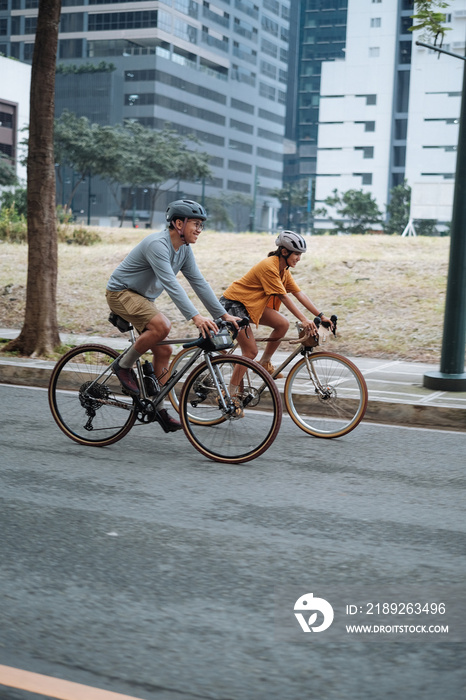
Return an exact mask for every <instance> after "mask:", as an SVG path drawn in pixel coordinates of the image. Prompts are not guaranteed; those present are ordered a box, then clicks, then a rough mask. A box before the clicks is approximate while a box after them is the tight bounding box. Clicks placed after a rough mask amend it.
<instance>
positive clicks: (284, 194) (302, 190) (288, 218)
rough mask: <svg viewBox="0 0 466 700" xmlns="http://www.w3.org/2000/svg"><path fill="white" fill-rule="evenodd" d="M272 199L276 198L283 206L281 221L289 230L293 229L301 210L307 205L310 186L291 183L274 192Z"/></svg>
mask: <svg viewBox="0 0 466 700" xmlns="http://www.w3.org/2000/svg"><path fill="white" fill-rule="evenodd" d="M270 194H271V196H272V197H276V198H277V199H278V200H279V201H280V204H281V205H282V212H281V220H282V222H283V224H284V225H285V226H286V227H287V228H291V226H292V222H293V221H294V220H296V218H297V214H298V211H299V209H300V208H302V207H305V206H306V205H307V200H308V196H309V194H308V184H307V183H305V184H304V183H299V182H295V183H294V184H291V182H289V183H288V184H287V185H286V186H285V187H281V188H277V189H275V190H272V192H271V193H270Z"/></svg>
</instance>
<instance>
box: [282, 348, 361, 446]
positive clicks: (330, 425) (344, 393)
mask: <svg viewBox="0 0 466 700" xmlns="http://www.w3.org/2000/svg"><path fill="white" fill-rule="evenodd" d="M284 398H285V406H286V408H287V411H288V413H289V414H290V417H291V418H292V420H293V421H294V422H295V423H296V425H297V426H298V427H299V428H301V430H304V432H306V433H308V434H309V435H314V437H321V438H335V437H341V436H342V435H346V434H347V433H349V432H350V431H351V430H354V428H355V427H356V426H357V425H358V424H359V423H360V422H361V420H362V418H363V416H364V413H365V412H366V407H367V399H368V392H367V386H366V382H365V379H364V377H363V376H362V374H361V372H360V371H359V369H358V368H357V367H356V365H354V364H353V363H352V362H351V360H348V359H347V358H346V357H343V356H342V355H337V354H336V353H333V352H317V353H312V354H311V353H309V354H308V355H306V357H304V358H303V359H302V360H300V361H299V362H297V363H296V364H295V365H294V366H293V367H292V368H291V370H290V371H289V373H288V377H287V379H286V382H285V390H284Z"/></svg>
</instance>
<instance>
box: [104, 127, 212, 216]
mask: <svg viewBox="0 0 466 700" xmlns="http://www.w3.org/2000/svg"><path fill="white" fill-rule="evenodd" d="M124 131H125V132H126V139H127V140H126V154H127V155H126V158H125V161H124V162H122V163H121V168H120V170H119V171H118V172H113V173H112V172H109V173H108V174H107V175H103V177H104V178H106V179H108V180H109V181H110V182H111V183H112V184H113V191H114V193H115V194H114V196H115V199H116V192H117V191H118V189H117V188H118V185H119V184H125V185H127V190H126V192H127V195H126V197H123V198H122V199H121V222H122V221H123V218H124V214H125V211H126V210H127V209H128V208H129V206H130V199H129V197H130V196H131V193H132V192H134V191H135V189H136V188H137V187H147V188H148V190H149V193H150V209H149V218H150V220H151V221H152V218H153V214H154V211H155V205H156V201H157V197H158V195H159V194H160V191H161V188H162V185H163V184H164V183H166V182H167V180H177V181H179V180H190V181H195V180H199V179H202V178H205V177H209V176H210V175H211V171H210V168H209V165H208V162H209V156H208V154H207V153H205V152H202V151H196V150H192V149H190V148H188V144H187V142H186V139H185V138H183V137H182V136H180V134H178V133H177V132H176V131H173V130H171V129H169V128H165V129H163V130H162V131H154V130H153V129H148V128H147V127H144V126H142V125H141V124H138V123H137V122H130V121H127V122H125V125H124ZM187 139H188V141H189V142H191V143H197V140H196V139H195V138H194V137H187Z"/></svg>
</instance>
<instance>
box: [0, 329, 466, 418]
mask: <svg viewBox="0 0 466 700" xmlns="http://www.w3.org/2000/svg"><path fill="white" fill-rule="evenodd" d="M18 333H19V331H17V330H12V329H9V328H8V329H7V328H0V338H15V337H16V336H17V335H18ZM60 337H61V339H62V341H63V342H64V343H67V342H73V343H74V344H77V345H79V344H80V343H89V342H91V343H101V344H103V345H110V346H112V347H114V348H116V349H118V350H123V349H124V348H126V347H127V346H128V340H127V337H126V336H123V335H121V336H120V337H115V338H103V337H99V336H89V335H71V334H67V333H63V334H61V336H60ZM323 348H327V349H329V350H334V351H335V352H338V346H337V345H334V344H333V343H331V342H330V343H329V344H328V345H324V346H323ZM275 357H276V360H277V363H278V361H279V360H280V361H281V358H283V359H284V358H285V357H286V353H276V355H275ZM275 357H274V359H275ZM350 359H352V361H353V362H354V363H355V364H356V365H357V366H358V367H359V369H360V370H361V372H362V373H363V375H364V377H365V380H366V382H367V386H368V389H369V404H368V407H367V411H366V415H365V418H364V420H365V421H371V422H378V423H390V424H394V425H405V426H413V427H414V426H416V427H426V428H442V429H451V430H464V431H466V392H447V391H433V390H431V389H426V388H424V387H423V386H422V381H423V376H424V374H425V372H427V371H438V369H439V368H438V366H437V365H431V364H426V363H418V362H405V361H403V360H377V359H372V358H361V357H356V358H350ZM54 364H55V363H54V362H51V361H47V360H35V359H30V358H6V357H3V356H1V355H0V383H5V384H23V385H24V384H31V385H33V386H42V387H45V386H47V385H48V380H49V376H50V372H51V369H52V368H53V366H54ZM278 384H279V386H280V385H281V384H283V380H279V382H278Z"/></svg>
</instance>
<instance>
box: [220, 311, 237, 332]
mask: <svg viewBox="0 0 466 700" xmlns="http://www.w3.org/2000/svg"><path fill="white" fill-rule="evenodd" d="M222 320H223V321H226V323H231V324H233V326H234V327H235V328H236V330H237V331H239V325H238V321H241V319H240V317H239V316H232V315H231V314H223V316H222Z"/></svg>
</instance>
